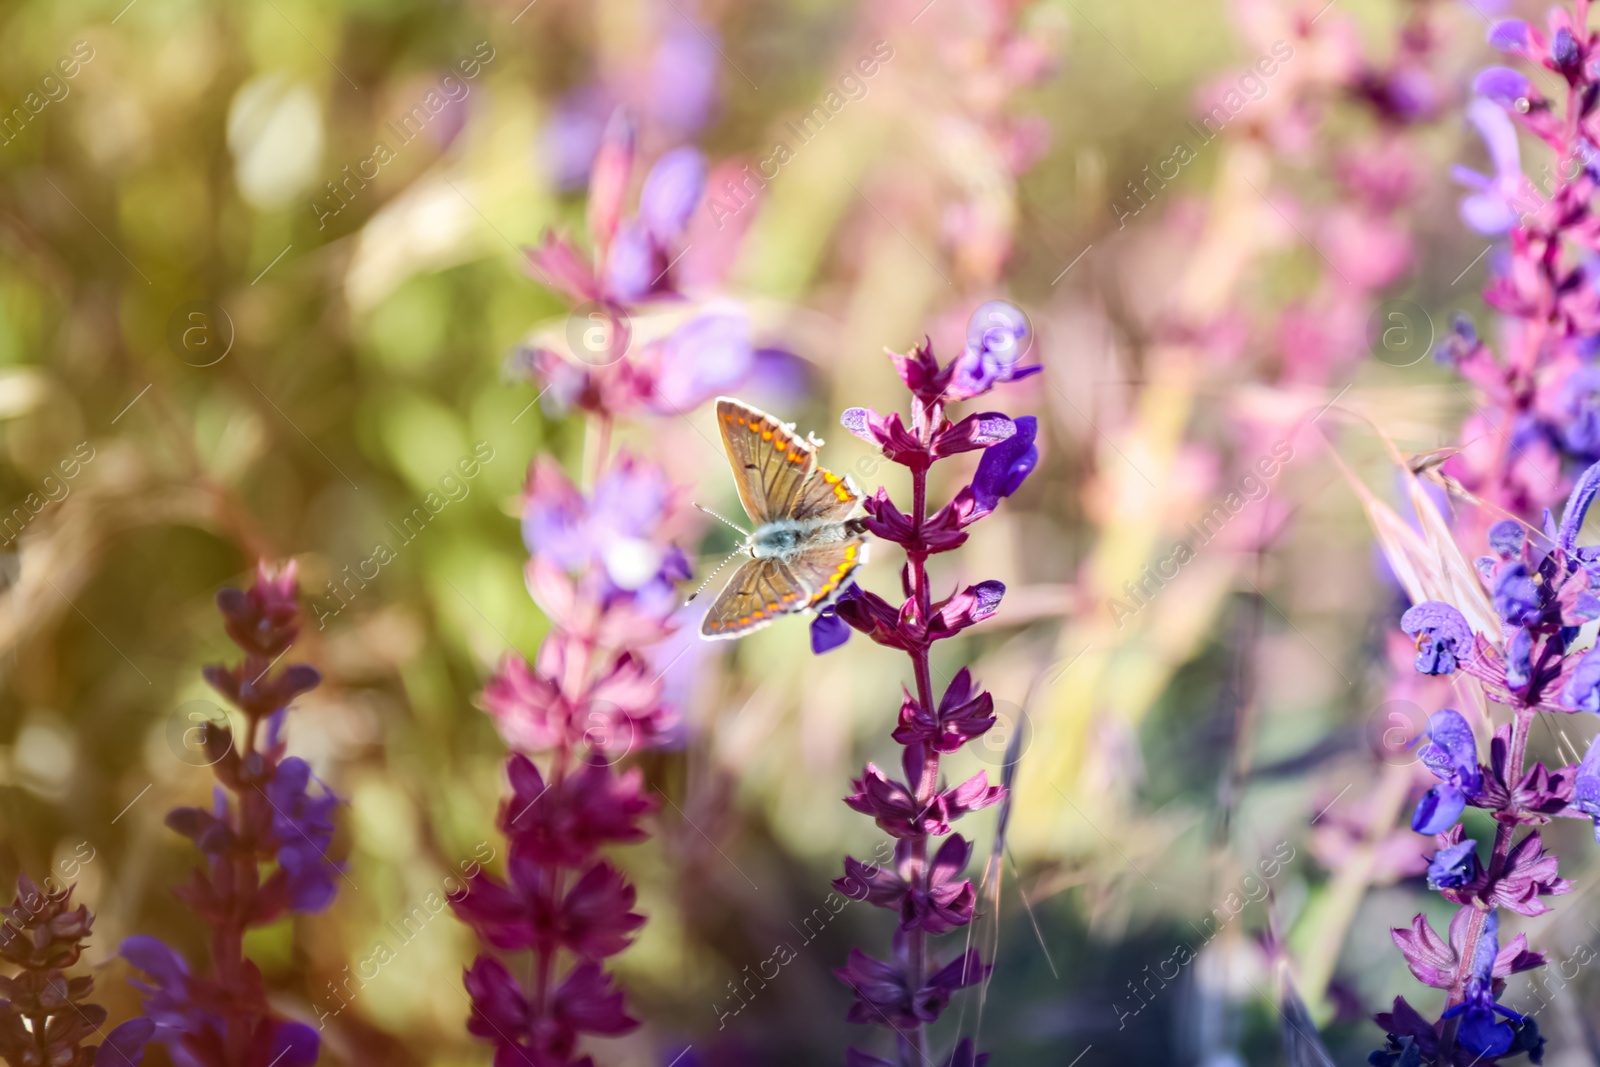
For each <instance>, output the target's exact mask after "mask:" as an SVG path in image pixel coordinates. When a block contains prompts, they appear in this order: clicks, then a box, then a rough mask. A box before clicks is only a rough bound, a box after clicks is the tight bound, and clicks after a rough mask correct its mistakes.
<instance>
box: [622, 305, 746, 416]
mask: <svg viewBox="0 0 1600 1067" xmlns="http://www.w3.org/2000/svg"><path fill="white" fill-rule="evenodd" d="M752 360H753V353H752V350H751V344H750V320H749V318H748V317H747V316H746V315H745V314H744V313H743V312H742V311H738V310H732V309H730V310H720V309H718V308H712V309H709V310H707V311H706V312H704V313H702V314H699V315H696V316H695V317H694V318H692V319H690V320H689V321H688V322H686V323H684V324H683V325H682V326H679V327H678V328H677V329H675V330H673V331H672V332H671V333H670V334H668V335H667V336H666V337H664V338H662V339H661V340H660V341H657V342H654V343H653V344H652V345H651V346H650V347H649V350H647V352H646V353H645V355H644V356H643V357H642V359H641V362H643V363H645V364H646V365H647V366H653V367H654V369H655V377H654V393H653V395H652V397H651V400H650V406H651V408H652V409H654V410H655V411H657V412H658V413H660V414H682V413H683V412H686V411H689V410H690V409H692V408H694V407H697V406H699V405H700V404H702V403H704V402H705V401H707V400H709V399H710V398H712V397H714V396H717V395H719V394H722V393H726V392H728V391H729V390H731V389H732V388H733V387H735V386H736V385H738V384H739V382H741V381H743V380H744V378H745V376H746V375H747V374H749V373H750V368H751V364H752Z"/></svg>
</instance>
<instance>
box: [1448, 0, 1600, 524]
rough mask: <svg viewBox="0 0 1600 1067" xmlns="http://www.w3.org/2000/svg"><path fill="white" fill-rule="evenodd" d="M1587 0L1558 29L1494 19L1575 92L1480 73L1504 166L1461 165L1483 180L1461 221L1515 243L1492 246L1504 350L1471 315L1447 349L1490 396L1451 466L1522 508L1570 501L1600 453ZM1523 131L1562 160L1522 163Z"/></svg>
mask: <svg viewBox="0 0 1600 1067" xmlns="http://www.w3.org/2000/svg"><path fill="white" fill-rule="evenodd" d="M1588 6H1589V4H1588V0H1577V2H1576V3H1575V5H1574V10H1572V11H1567V10H1562V9H1554V10H1552V11H1551V13H1550V16H1549V23H1548V30H1547V31H1544V30H1540V29H1538V28H1537V27H1535V26H1532V25H1530V24H1529V23H1527V22H1523V21H1521V20H1518V19H1507V20H1504V21H1501V22H1499V23H1496V24H1495V25H1494V26H1493V27H1492V29H1491V30H1490V32H1489V43H1490V44H1491V45H1493V46H1495V47H1496V48H1499V49H1500V50H1502V51H1504V52H1506V53H1509V54H1510V55H1512V56H1515V57H1517V58H1518V59H1520V60H1521V61H1523V62H1524V63H1528V64H1532V65H1534V66H1536V67H1540V68H1543V70H1544V71H1547V72H1550V74H1547V75H1545V76H1544V78H1543V79H1542V80H1543V81H1544V82H1546V83H1554V84H1557V85H1561V86H1563V88H1564V92H1562V93H1560V94H1559V95H1560V96H1562V97H1564V99H1552V98H1550V97H1547V96H1545V95H1544V94H1543V93H1541V92H1540V91H1539V90H1538V89H1537V88H1535V86H1534V84H1533V82H1531V81H1530V80H1529V79H1528V77H1527V76H1526V75H1525V74H1523V73H1522V72H1520V71H1517V70H1513V69H1511V68H1508V67H1491V68H1489V69H1487V70H1484V71H1482V72H1481V73H1480V74H1479V75H1478V76H1477V78H1476V80H1475V81H1474V83H1473V88H1474V90H1475V91H1476V93H1477V94H1478V97H1477V99H1475V100H1474V101H1473V102H1472V103H1471V104H1470V105H1469V106H1468V109H1467V117H1468V119H1469V120H1470V121H1471V122H1472V124H1473V125H1474V126H1475V127H1476V128H1477V130H1478V132H1479V133H1480V134H1481V135H1482V137H1483V140H1484V143H1485V145H1486V146H1487V149H1488V156H1489V159H1490V162H1491V166H1492V167H1493V170H1494V173H1493V175H1489V176H1486V175H1483V174H1479V173H1476V172H1474V171H1471V170H1467V169H1465V168H1459V167H1458V168H1456V170H1455V175H1456V178H1457V180H1459V181H1460V182H1461V183H1462V184H1464V185H1466V186H1467V187H1468V188H1469V189H1470V190H1471V192H1469V194H1468V195H1467V196H1466V197H1465V198H1463V200H1462V201H1461V216H1462V219H1463V220H1464V221H1465V222H1466V224H1467V225H1468V226H1469V227H1471V228H1472V229H1474V230H1476V231H1477V232H1479V233H1481V234H1484V235H1486V236H1493V237H1501V236H1503V237H1504V238H1505V239H1506V242H1507V243H1506V245H1505V246H1504V247H1503V248H1501V249H1499V250H1497V252H1496V253H1495V254H1494V255H1492V256H1491V257H1490V265H1491V279H1490V285H1489V287H1488V289H1486V290H1485V292H1484V296H1485V299H1486V300H1487V301H1488V303H1489V304H1490V306H1491V307H1493V308H1494V309H1495V310H1496V311H1498V312H1500V313H1501V315H1502V316H1504V324H1505V328H1504V334H1503V335H1504V337H1505V347H1506V351H1505V352H1504V354H1503V355H1500V354H1497V353H1495V352H1493V351H1492V350H1491V349H1490V348H1489V346H1487V345H1485V344H1484V343H1483V342H1482V341H1481V340H1480V339H1479V337H1478V334H1477V332H1476V331H1475V330H1474V329H1473V328H1472V327H1471V324H1470V323H1466V322H1464V321H1462V322H1459V323H1458V324H1457V325H1456V326H1454V327H1453V328H1452V330H1451V331H1450V332H1449V333H1447V334H1446V336H1445V338H1444V342H1443V344H1442V345H1441V346H1440V347H1439V348H1438V349H1437V352H1438V356H1439V358H1440V359H1441V360H1443V361H1445V362H1449V363H1453V364H1454V365H1455V366H1456V367H1457V368H1458V369H1459V370H1460V371H1461V373H1462V375H1463V376H1464V377H1466V378H1467V379H1468V380H1469V381H1471V382H1472V384H1473V385H1474V386H1476V387H1477V389H1478V391H1479V393H1480V395H1481V397H1482V400H1481V401H1480V403H1479V405H1478V408H1477V413H1476V414H1475V415H1474V416H1473V417H1472V418H1471V419H1469V420H1468V422H1467V424H1466V426H1465V428H1464V432H1463V439H1464V440H1465V441H1467V442H1470V443H1469V444H1468V445H1467V446H1466V447H1464V448H1463V450H1462V452H1461V453H1460V454H1459V455H1457V456H1456V457H1454V458H1453V459H1452V460H1451V461H1450V463H1449V464H1448V465H1447V467H1446V470H1447V472H1448V473H1450V474H1451V475H1453V476H1454V477H1456V478H1457V479H1459V480H1460V481H1461V482H1462V483H1463V484H1464V485H1465V486H1466V487H1467V488H1468V489H1469V490H1471V491H1472V492H1474V493H1475V494H1477V495H1478V496H1479V497H1481V498H1483V499H1484V500H1486V501H1487V502H1488V503H1490V504H1491V505H1495V506H1498V507H1500V508H1502V509H1504V510H1506V511H1509V512H1511V513H1512V514H1516V515H1524V516H1533V515H1537V514H1538V512H1539V510H1540V509H1541V508H1543V507H1546V506H1549V505H1551V504H1553V503H1554V502H1555V501H1557V500H1559V499H1560V495H1561V492H1562V490H1563V487H1564V485H1565V483H1566V478H1567V477H1569V476H1570V474H1571V473H1572V472H1573V471H1574V470H1576V469H1581V468H1582V467H1583V466H1586V465H1588V464H1589V463H1592V462H1594V461H1595V460H1596V459H1600V368H1597V367H1596V365H1595V358H1596V355H1597V352H1600V349H1597V346H1596V345H1595V342H1594V338H1595V336H1596V334H1597V333H1600V274H1597V273H1596V259H1595V251H1596V249H1597V247H1600V245H1597V234H1600V223H1597V220H1596V218H1595V215H1594V212H1593V208H1592V201H1593V197H1594V192H1595V189H1596V187H1597V182H1600V156H1597V153H1596V148H1595V145H1596V143H1597V140H1600V117H1597V116H1596V114H1595V102H1596V100H1597V99H1600V78H1597V72H1596V69H1595V64H1594V63H1593V62H1592V61H1591V60H1592V58H1593V56H1594V51H1595V43H1594V37H1593V35H1592V34H1591V33H1590V32H1589V31H1588V30H1587V29H1586V28H1585V26H1586V19H1587V17H1588ZM1551 74H1553V75H1554V77H1551V76H1550V75H1551ZM1519 129H1520V130H1522V131H1525V132H1527V133H1528V134H1530V135H1532V136H1533V137H1535V138H1537V139H1539V140H1540V141H1543V142H1544V143H1545V144H1546V145H1548V146H1549V147H1550V148H1551V149H1552V150H1553V153H1554V158H1555V159H1556V160H1557V161H1558V162H1557V165H1556V167H1555V169H1554V170H1551V169H1550V168H1549V167H1546V168H1545V170H1544V172H1543V174H1542V175H1541V176H1540V177H1539V178H1538V179H1537V180H1536V179H1535V178H1532V177H1529V176H1528V175H1527V174H1525V173H1524V171H1523V163H1522V158H1521V153H1520V151H1519V147H1518V143H1517V133H1518V130H1519Z"/></svg>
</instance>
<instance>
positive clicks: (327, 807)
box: [263, 756, 341, 915]
mask: <svg viewBox="0 0 1600 1067" xmlns="http://www.w3.org/2000/svg"><path fill="white" fill-rule="evenodd" d="M313 782H315V779H314V778H313V776H312V774H311V765H310V764H308V763H307V762H306V761H305V760H303V759H300V758H299V757H298V756H290V757H289V758H288V759H286V760H284V761H283V762H282V763H280V764H278V768H277V771H276V772H275V773H274V774H273V776H272V780H271V781H269V782H267V784H266V786H265V788H264V789H263V792H264V793H265V794H266V797H267V800H268V801H269V802H270V803H271V805H272V833H273V837H274V839H275V843H276V849H277V855H278V865H279V866H280V867H282V868H283V870H284V873H285V874H286V875H287V876H288V880H289V887H288V888H289V908H290V910H291V911H296V912H299V913H301V914H304V915H314V914H316V913H317V912H320V911H322V910H324V909H326V908H327V906H328V905H329V904H331V903H333V898H334V897H335V896H336V895H337V894H338V891H339V887H338V882H337V881H336V879H337V877H338V876H339V873H340V870H341V868H340V867H339V866H338V865H337V864H335V863H334V862H333V861H332V860H330V859H328V856H327V852H328V848H329V847H330V846H331V845H332V844H333V831H334V825H333V812H334V809H335V808H337V807H338V806H339V803H340V801H339V798H338V797H336V796H334V795H333V793H332V792H331V791H330V790H329V789H328V788H327V786H325V785H323V784H322V783H321V782H315V784H316V786H317V792H316V793H313V792H312V789H311V787H312V784H313Z"/></svg>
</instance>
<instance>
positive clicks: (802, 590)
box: [700, 559, 811, 638]
mask: <svg viewBox="0 0 1600 1067" xmlns="http://www.w3.org/2000/svg"><path fill="white" fill-rule="evenodd" d="M810 597H811V594H810V591H809V590H808V589H807V588H806V587H805V586H803V585H801V584H800V583H799V581H798V580H797V578H796V577H795V575H794V573H793V571H791V570H790V569H789V568H788V567H786V566H785V565H784V564H783V563H782V562H780V561H779V560H776V559H752V560H746V561H745V562H744V563H742V564H740V565H739V569H738V570H736V571H734V572H733V577H732V578H729V579H728V584H727V585H726V586H724V587H723V589H722V592H721V593H719V594H718V595H717V599H716V600H714V601H712V603H711V607H710V609H709V610H708V611H707V612H706V617H705V618H704V619H702V620H701V621H700V636H701V637H710V638H722V637H743V636H744V635H745V634H747V633H750V632H751V631H754V630H759V629H761V628H762V627H763V626H769V625H771V623H772V621H773V620H774V619H776V618H778V617H779V616H780V615H787V614H789V613H790V612H793V611H800V610H802V609H804V608H805V607H807V606H809V604H810Z"/></svg>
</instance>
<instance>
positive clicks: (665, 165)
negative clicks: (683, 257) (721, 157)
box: [639, 146, 706, 244]
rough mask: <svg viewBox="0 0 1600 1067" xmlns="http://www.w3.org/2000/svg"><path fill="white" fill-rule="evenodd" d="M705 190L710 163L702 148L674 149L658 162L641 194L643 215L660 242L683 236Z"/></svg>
mask: <svg viewBox="0 0 1600 1067" xmlns="http://www.w3.org/2000/svg"><path fill="white" fill-rule="evenodd" d="M705 188H706V160H705V157H704V156H702V155H701V154H700V151H699V149H696V148H690V147H688V146H684V147H681V148H674V149H673V150H672V151H670V152H668V153H667V154H666V155H664V156H662V157H661V158H660V159H659V160H657V161H656V165H655V166H654V167H651V168H650V175H649V177H647V178H645V180H644V189H643V190H642V191H641V192H640V193H639V216H640V218H642V219H643V220H644V224H645V226H647V227H648V228H649V230H650V233H651V234H652V235H653V236H654V237H655V239H656V241H657V242H659V243H663V244H665V243H667V242H669V241H674V240H676V239H677V238H678V237H680V236H681V235H682V234H683V231H684V229H685V228H686V227H687V226H688V225H689V216H691V215H693V214H694V209H695V208H696V207H697V206H699V204H700V197H701V196H702V195H703V194H704V193H705Z"/></svg>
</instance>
